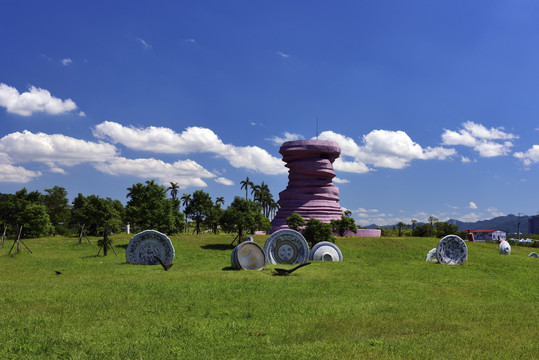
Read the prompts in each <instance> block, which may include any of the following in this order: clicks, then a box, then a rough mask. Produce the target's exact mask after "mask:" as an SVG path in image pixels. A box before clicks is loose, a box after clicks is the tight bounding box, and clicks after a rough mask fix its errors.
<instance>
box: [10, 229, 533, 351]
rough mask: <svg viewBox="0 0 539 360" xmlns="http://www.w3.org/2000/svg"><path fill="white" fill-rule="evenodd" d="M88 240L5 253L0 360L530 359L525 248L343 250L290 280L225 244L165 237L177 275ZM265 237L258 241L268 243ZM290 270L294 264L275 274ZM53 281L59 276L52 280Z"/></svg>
mask: <svg viewBox="0 0 539 360" xmlns="http://www.w3.org/2000/svg"><path fill="white" fill-rule="evenodd" d="M129 238H130V237H129V236H128V235H121V236H114V237H113V244H114V246H115V250H116V252H117V253H118V256H115V255H114V253H112V252H111V251H110V252H109V255H108V256H107V257H103V256H102V253H101V255H100V256H99V257H98V256H96V254H97V252H98V248H97V246H96V245H95V244H96V241H95V240H93V241H92V244H88V243H87V242H84V243H82V244H81V245H77V244H76V243H77V239H75V238H48V239H35V240H25V243H26V244H27V245H28V246H29V247H30V249H31V250H32V251H33V254H30V253H29V252H28V251H27V250H26V248H24V246H22V247H21V252H20V253H19V254H17V255H16V256H13V255H8V251H9V248H10V247H11V245H12V243H13V242H12V241H8V242H6V244H4V246H3V247H2V248H0V359H176V358H177V359H380V358H390V359H401V358H402V359H532V358H537V356H538V354H539V345H538V336H537V335H538V330H539V325H538V324H539V281H538V280H539V259H536V258H530V257H528V254H529V252H530V251H532V250H533V249H530V248H523V247H517V246H513V249H512V253H511V255H509V256H503V255H499V254H498V247H497V245H496V244H485V243H467V245H468V252H469V259H468V262H467V263H465V264H464V265H459V266H444V265H440V264H436V263H427V262H425V261H424V259H425V256H426V254H427V252H428V251H429V250H430V249H432V248H433V247H435V246H436V244H437V243H438V240H437V239H425V238H342V239H341V238H339V239H337V245H338V246H339V247H340V249H341V251H342V253H343V256H344V262H342V263H328V262H315V263H313V264H311V265H310V266H307V267H304V268H302V269H300V270H298V271H296V272H294V273H293V274H292V275H291V276H288V277H278V276H272V271H271V269H272V268H274V267H275V266H268V268H267V269H265V270H262V271H247V270H242V271H233V270H230V269H229V267H230V254H231V252H232V250H233V247H231V246H229V245H228V244H230V242H231V241H232V237H230V236H227V235H223V236H214V235H200V236H196V235H181V236H174V237H171V240H172V242H173V244H174V248H175V251H176V258H175V260H174V266H173V267H172V268H171V269H170V270H169V271H166V272H165V271H163V269H162V267H161V266H159V265H157V266H141V265H131V264H128V263H126V260H125V247H126V245H127V244H128V242H129ZM265 239H266V236H255V240H256V241H257V242H258V243H259V244H260V245H263V244H264V241H265ZM278 267H288V268H291V267H292V266H282V265H279V266H278ZM55 271H60V272H62V274H61V275H56V274H55Z"/></svg>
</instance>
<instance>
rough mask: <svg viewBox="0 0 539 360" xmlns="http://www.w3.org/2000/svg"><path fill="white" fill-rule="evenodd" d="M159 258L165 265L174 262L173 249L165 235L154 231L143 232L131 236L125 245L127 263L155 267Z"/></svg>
mask: <svg viewBox="0 0 539 360" xmlns="http://www.w3.org/2000/svg"><path fill="white" fill-rule="evenodd" d="M155 256H157V257H159V258H160V259H161V260H163V262H164V263H165V264H170V263H172V262H173V261H174V247H173V246H172V242H171V241H170V239H169V238H168V236H166V235H165V234H162V233H160V232H158V231H155V230H145V231H143V232H140V233H138V234H136V235H135V236H133V237H132V238H131V240H130V241H129V245H127V249H126V252H125V257H126V259H127V262H129V263H131V264H139V265H157V264H159V261H158V260H157V259H156V258H155Z"/></svg>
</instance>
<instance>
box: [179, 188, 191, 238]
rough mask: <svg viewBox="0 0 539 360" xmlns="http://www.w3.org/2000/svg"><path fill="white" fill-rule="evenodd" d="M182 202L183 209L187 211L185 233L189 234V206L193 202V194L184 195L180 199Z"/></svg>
mask: <svg viewBox="0 0 539 360" xmlns="http://www.w3.org/2000/svg"><path fill="white" fill-rule="evenodd" d="M180 200H181V201H182V205H183V208H184V209H185V210H184V212H185V232H187V226H188V225H189V223H188V222H187V205H189V203H190V202H191V194H186V193H183V195H182V197H181V198H180Z"/></svg>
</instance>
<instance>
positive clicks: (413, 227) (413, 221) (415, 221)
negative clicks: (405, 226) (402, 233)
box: [411, 219, 417, 236]
mask: <svg viewBox="0 0 539 360" xmlns="http://www.w3.org/2000/svg"><path fill="white" fill-rule="evenodd" d="M411 222H412V236H414V229H415V224H416V223H417V220H416V219H412V221H411Z"/></svg>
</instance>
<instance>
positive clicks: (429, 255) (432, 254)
mask: <svg viewBox="0 0 539 360" xmlns="http://www.w3.org/2000/svg"><path fill="white" fill-rule="evenodd" d="M425 261H438V258H437V257H436V248H434V249H432V250H430V251H429V252H428V253H427V257H426V258H425Z"/></svg>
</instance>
